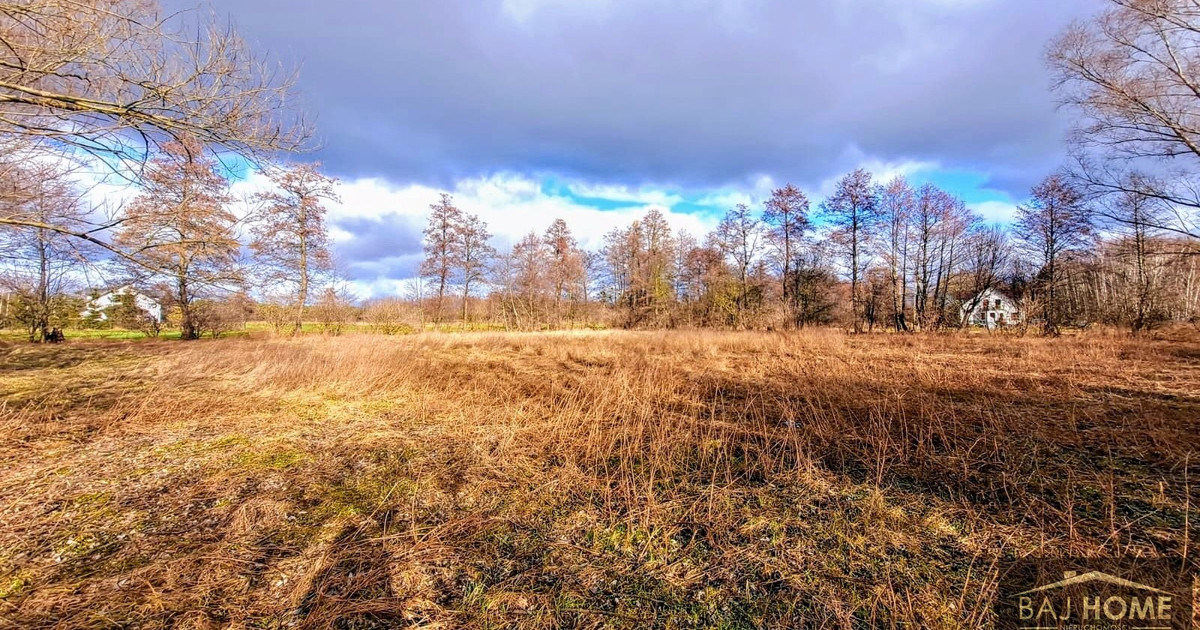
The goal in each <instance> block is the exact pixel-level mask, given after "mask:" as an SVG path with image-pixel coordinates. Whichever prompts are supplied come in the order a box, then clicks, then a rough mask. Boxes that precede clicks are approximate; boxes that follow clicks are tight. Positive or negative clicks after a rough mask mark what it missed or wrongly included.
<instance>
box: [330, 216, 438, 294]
mask: <svg viewBox="0 0 1200 630" xmlns="http://www.w3.org/2000/svg"><path fill="white" fill-rule="evenodd" d="M331 223H332V225H333V227H335V228H336V229H338V230H340V231H343V232H346V233H348V234H349V235H350V237H349V238H348V239H344V240H339V241H338V242H337V243H336V244H335V245H334V253H335V254H336V255H337V259H338V261H340V262H341V263H342V264H344V265H346V267H347V274H348V275H349V276H350V278H351V279H352V280H362V279H374V278H376V277H390V278H405V277H408V276H411V275H412V274H413V272H415V271H416V269H415V267H414V265H415V263H414V262H413V261H418V262H419V260H420V257H421V256H420V254H421V225H419V224H417V223H415V222H414V221H413V219H411V218H410V217H405V216H402V215H385V216H383V217H380V218H370V217H335V218H333V219H332V220H331ZM397 271H400V272H403V273H402V274H401V275H388V274H389V273H392V272H397Z"/></svg>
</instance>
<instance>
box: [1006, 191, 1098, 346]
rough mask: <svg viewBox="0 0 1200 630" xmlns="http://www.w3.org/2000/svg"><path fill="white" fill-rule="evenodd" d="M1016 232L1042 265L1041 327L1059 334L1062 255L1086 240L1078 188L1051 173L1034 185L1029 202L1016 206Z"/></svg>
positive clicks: (1087, 227)
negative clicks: (1059, 292)
mask: <svg viewBox="0 0 1200 630" xmlns="http://www.w3.org/2000/svg"><path fill="white" fill-rule="evenodd" d="M1016 227H1017V233H1018V234H1019V236H1020V238H1021V240H1022V241H1023V242H1024V244H1025V246H1026V248H1027V250H1028V251H1029V253H1030V254H1031V255H1032V256H1033V257H1034V258H1035V259H1036V260H1037V262H1038V263H1039V265H1040V267H1041V271H1040V273H1039V277H1040V279H1041V284H1042V286H1043V291H1042V298H1041V299H1040V300H1039V303H1040V304H1041V306H1042V318H1043V319H1042V330H1043V332H1044V333H1045V334H1048V335H1057V334H1059V323H1060V319H1061V315H1062V313H1061V312H1060V309H1059V304H1058V289H1059V284H1060V282H1061V281H1062V277H1061V268H1060V265H1061V262H1062V259H1063V256H1064V255H1066V254H1068V253H1070V252H1071V251H1074V250H1077V249H1079V248H1081V247H1083V246H1084V245H1085V244H1087V237H1088V235H1089V234H1090V233H1091V219H1090V217H1089V216H1088V213H1087V209H1086V208H1085V207H1084V205H1083V198H1082V196H1081V195H1080V193H1079V191H1078V190H1077V189H1076V188H1075V187H1074V186H1072V185H1071V184H1070V183H1068V182H1067V181H1066V178H1065V177H1063V176H1062V175H1051V176H1049V177H1047V178H1046V179H1044V180H1042V182H1041V183H1040V184H1038V185H1037V186H1035V187H1034V189H1033V195H1032V199H1031V200H1030V202H1029V203H1027V204H1024V205H1021V206H1019V207H1018V208H1017V221H1016Z"/></svg>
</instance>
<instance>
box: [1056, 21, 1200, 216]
mask: <svg viewBox="0 0 1200 630" xmlns="http://www.w3.org/2000/svg"><path fill="white" fill-rule="evenodd" d="M1107 2H1108V6H1109V8H1108V10H1106V11H1104V12H1102V13H1100V14H1099V15H1098V16H1096V17H1095V18H1094V19H1092V20H1089V21H1086V22H1079V23H1076V24H1073V25H1072V26H1071V27H1069V28H1068V29H1067V30H1066V31H1064V32H1063V33H1062V34H1061V35H1060V36H1059V37H1058V38H1057V39H1056V40H1055V41H1054V42H1053V43H1052V44H1051V46H1050V48H1049V51H1048V54H1047V58H1048V61H1049V64H1050V66H1051V68H1052V69H1053V70H1054V72H1055V74H1056V83H1055V89H1056V91H1057V93H1058V94H1059V97H1060V99H1061V101H1062V103H1063V104H1065V105H1066V106H1068V107H1070V108H1071V109H1072V110H1073V111H1074V112H1075V113H1077V114H1078V116H1079V119H1078V121H1077V123H1076V128H1075V134H1074V140H1075V147H1076V153H1077V158H1078V163H1079V166H1078V168H1077V169H1076V173H1075V175H1077V176H1078V177H1079V179H1080V180H1081V181H1082V182H1084V183H1085V184H1086V185H1087V186H1088V187H1089V188H1091V189H1093V190H1094V191H1096V192H1099V193H1101V194H1107V193H1133V194H1137V195H1140V196H1144V197H1151V198H1155V199H1158V200H1161V201H1165V202H1167V203H1169V204H1170V205H1171V206H1174V207H1180V209H1179V210H1177V211H1172V212H1169V213H1165V214H1164V215H1163V216H1161V217H1160V218H1159V219H1158V220H1157V221H1156V224H1155V225H1154V227H1155V228H1158V229H1163V230H1169V231H1172V232H1175V233H1177V234H1183V235H1186V236H1189V237H1191V238H1200V229H1198V227H1197V223H1196V211H1197V210H1198V209H1200V188H1198V185H1200V179H1198V178H1200V74H1198V72H1200V46H1198V42H1200V3H1197V2H1195V0H1107ZM1139 168H1141V169H1145V170H1165V171H1167V172H1166V173H1164V174H1165V175H1167V176H1165V177H1162V178H1153V179H1151V178H1130V177H1128V172H1129V171H1130V169H1134V170H1136V169H1139ZM1112 218H1114V219H1116V220H1119V217H1112Z"/></svg>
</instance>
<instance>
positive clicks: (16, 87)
mask: <svg viewBox="0 0 1200 630" xmlns="http://www.w3.org/2000/svg"><path fill="white" fill-rule="evenodd" d="M0 42H3V46H0V140H4V141H13V140H18V139H26V140H42V141H46V142H49V143H50V144H52V145H54V146H57V147H61V148H63V149H65V150H66V151H68V152H80V151H82V152H86V153H90V154H93V155H96V156H99V157H100V158H101V160H99V162H100V163H102V164H109V165H112V166H113V168H114V169H116V170H118V171H119V172H121V173H122V174H124V175H127V176H131V177H133V178H135V179H137V180H142V179H143V177H144V176H145V175H146V174H147V173H148V172H149V171H152V170H153V169H149V168H147V167H148V162H147V160H149V159H150V158H151V157H152V156H154V155H155V154H157V153H159V152H160V151H161V150H163V149H165V148H166V147H168V146H170V145H178V144H179V143H180V142H184V141H189V142H190V141H192V140H195V141H198V143H199V144H198V146H204V147H209V148H212V149H214V150H221V151H228V152H233V153H237V154H241V155H244V156H247V157H251V158H258V157H262V156H265V155H267V154H269V153H272V152H274V151H277V150H295V149H298V148H300V147H301V146H302V145H303V144H304V143H305V141H306V140H307V139H308V138H309V136H310V131H309V128H308V125H307V124H305V122H304V121H303V119H302V118H301V117H300V116H299V115H298V114H297V113H296V110H295V109H294V108H293V107H292V105H293V102H292V101H293V98H292V85H293V80H294V77H293V76H292V75H291V74H289V73H286V72H282V71H281V70H280V69H279V68H278V67H276V66H274V65H273V64H271V63H268V62H267V61H266V60H265V59H264V58H262V57H259V56H255V55H254V54H253V53H252V52H251V51H250V50H249V48H248V47H247V45H246V44H245V42H244V41H243V40H242V39H241V38H240V37H239V36H238V34H237V32H236V31H234V30H233V29H232V28H231V27H229V26H227V25H223V24H221V23H219V22H218V21H217V20H215V19H213V18H212V17H211V16H209V15H205V14H203V13H200V12H184V13H177V14H172V15H162V14H160V13H159V8H158V4H157V3H156V2H153V1H152V0H18V1H14V2H5V3H0ZM131 163H133V165H134V166H135V168H134V169H133V170H132V171H131V170H129V169H128V168H126V167H127V166H129V165H130V164H131ZM150 185H153V184H152V183H150ZM0 225H21V226H25V227H32V228H40V229H48V230H52V231H55V232H58V233H61V234H65V235H69V236H72V237H75V238H78V239H81V240H85V241H89V242H91V243H93V244H96V245H98V246H101V247H105V248H107V249H110V250H112V251H114V252H115V253H116V254H117V255H118V256H121V257H123V258H125V259H126V261H127V262H134V263H144V262H148V261H146V260H143V259H141V258H139V257H138V256H137V254H136V253H134V254H130V253H128V252H123V251H121V250H120V249H119V248H117V247H115V245H114V244H113V243H110V242H109V241H108V240H106V238H105V237H104V234H105V233H106V232H105V231H106V230H108V229H111V228H114V227H116V223H115V222H110V223H106V224H102V225H97V226H91V227H80V226H74V225H63V224H38V223H37V222H36V221H32V220H31V219H30V218H29V217H27V216H25V215H22V214H20V213H15V212H12V211H11V209H9V208H5V209H0Z"/></svg>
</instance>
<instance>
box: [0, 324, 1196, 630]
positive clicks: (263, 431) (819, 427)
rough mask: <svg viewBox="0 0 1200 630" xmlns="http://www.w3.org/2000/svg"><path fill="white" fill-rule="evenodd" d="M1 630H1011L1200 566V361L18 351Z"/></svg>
mask: <svg viewBox="0 0 1200 630" xmlns="http://www.w3.org/2000/svg"><path fill="white" fill-rule="evenodd" d="M0 395H3V397H4V398H3V400H4V403H3V406H0V455H2V456H3V459H4V461H5V462H7V463H8V464H7V465H6V466H5V467H4V469H3V470H2V471H0V623H7V624H9V625H11V626H13V627H22V628H92V627H138V628H159V627H172V628H196V629H199V628H292V627H297V628H354V629H358V628H387V627H397V626H411V627H447V628H448V627H455V628H458V627H470V628H489V627H493V628H501V627H526V628H550V627H578V628H592V627H630V628H633V627H639V628H640V627H661V628H688V627H722V628H740V627H745V628H753V627H814V628H815V627H827V628H858V627H902V626H905V625H906V624H907V625H908V627H921V628H964V627H988V626H989V624H990V623H991V619H990V615H991V599H992V597H993V595H994V591H995V583H996V574H995V566H996V559H997V558H1012V557H1018V556H1026V555H1066V554H1075V555H1096V556H1110V555H1165V556H1169V557H1173V558H1179V559H1180V560H1181V562H1185V563H1191V564H1192V565H1193V566H1194V565H1195V559H1194V558H1195V554H1194V551H1193V549H1194V547H1195V541H1196V539H1197V537H1198V534H1200V529H1198V528H1197V525H1196V516H1195V514H1194V513H1193V512H1194V507H1193V506H1194V504H1195V503H1197V499H1200V494H1198V493H1197V491H1196V489H1195V487H1194V486H1195V482H1196V480H1197V478H1200V474H1198V473H1200V464H1198V463H1197V454H1198V452H1200V432H1198V429H1200V427H1198V426H1197V425H1198V424H1200V347H1198V346H1197V344H1195V343H1194V342H1188V341H1155V342H1147V341H1143V340H1138V341H1132V340H1128V339H1126V338H1123V337H1103V336H1099V335H1093V336H1083V337H1075V338H1063V339H1054V340H1043V339H1014V338H1007V337H1006V338H1000V337H984V336H963V335H956V336H864V337H845V336H842V335H840V334H836V333H832V332H819V331H818V332H812V333H804V334H795V335H782V334H749V333H741V334H738V333H714V332H704V333H630V332H621V333H604V332H600V333H580V334H541V335H503V334H480V335H432V334H431V335H418V336H412V337H405V338H381V337H377V336H354V337H348V338H336V339H335V338H302V339H295V340H265V341H263V340H225V341H218V342H203V343H194V344H177V343H168V342H154V343H140V344H110V343H104V344H75V345H68V346H66V347H63V348H49V347H47V348H40V347H30V346H14V347H10V348H0Z"/></svg>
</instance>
